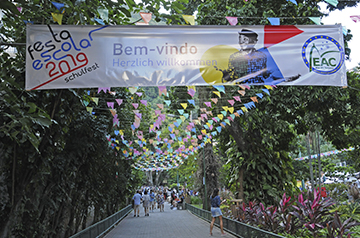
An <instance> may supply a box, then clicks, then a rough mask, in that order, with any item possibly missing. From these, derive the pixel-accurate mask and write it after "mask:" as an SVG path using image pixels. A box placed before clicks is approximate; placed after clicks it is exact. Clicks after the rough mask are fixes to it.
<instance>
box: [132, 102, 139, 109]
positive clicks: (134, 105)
mask: <svg viewBox="0 0 360 238" xmlns="http://www.w3.org/2000/svg"><path fill="white" fill-rule="evenodd" d="M131 104H132V105H133V107H134V108H135V109H137V108H138V107H139V103H131Z"/></svg>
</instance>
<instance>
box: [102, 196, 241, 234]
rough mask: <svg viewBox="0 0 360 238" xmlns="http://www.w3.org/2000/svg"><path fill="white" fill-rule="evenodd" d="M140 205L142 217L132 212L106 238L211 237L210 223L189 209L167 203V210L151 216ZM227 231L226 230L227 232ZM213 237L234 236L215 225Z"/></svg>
mask: <svg viewBox="0 0 360 238" xmlns="http://www.w3.org/2000/svg"><path fill="white" fill-rule="evenodd" d="M144 215H145V213H144V209H143V207H142V205H141V207H140V217H134V213H133V212H131V213H130V214H129V215H128V216H127V217H126V218H125V219H124V220H122V221H121V222H120V223H119V224H118V225H117V226H116V227H115V228H114V229H113V230H111V231H110V232H109V233H108V234H107V235H106V236H105V238H120V237H123V238H142V237H144V238H151V237H154V238H173V237H174V238H183V237H187V238H188V237H191V238H204V237H206V238H209V237H210V223H208V222H206V221H204V220H202V219H200V218H198V217H197V216H195V215H193V214H191V213H190V212H189V211H187V210H171V209H170V205H169V203H165V212H160V210H159V209H155V210H154V212H150V216H144ZM225 233H226V232H225ZM212 237H228V238H234V237H235V236H232V235H231V234H229V233H226V236H221V232H220V228H218V227H216V226H214V229H213V236H212Z"/></svg>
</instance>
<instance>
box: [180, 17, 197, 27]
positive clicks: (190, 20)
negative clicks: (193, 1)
mask: <svg viewBox="0 0 360 238" xmlns="http://www.w3.org/2000/svg"><path fill="white" fill-rule="evenodd" d="M182 17H183V18H184V20H185V22H186V23H187V24H190V25H195V17H194V16H192V15H182Z"/></svg>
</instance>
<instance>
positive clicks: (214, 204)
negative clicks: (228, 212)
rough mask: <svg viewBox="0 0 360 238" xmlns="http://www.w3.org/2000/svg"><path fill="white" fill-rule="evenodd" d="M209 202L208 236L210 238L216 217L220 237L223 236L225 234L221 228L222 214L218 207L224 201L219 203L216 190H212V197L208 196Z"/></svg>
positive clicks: (217, 190) (219, 199)
mask: <svg viewBox="0 0 360 238" xmlns="http://www.w3.org/2000/svg"><path fill="white" fill-rule="evenodd" d="M210 200H211V216H212V221H211V223H210V235H211V236H212V230H213V228H214V223H215V219H216V217H219V219H220V230H221V235H222V236H224V235H225V233H224V228H223V220H222V212H221V209H220V205H221V204H222V203H224V202H225V201H226V200H223V201H221V198H220V196H219V189H218V188H215V189H214V191H213V193H212V195H211V196H210Z"/></svg>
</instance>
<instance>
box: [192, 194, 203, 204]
mask: <svg viewBox="0 0 360 238" xmlns="http://www.w3.org/2000/svg"><path fill="white" fill-rule="evenodd" d="M191 204H202V200H201V198H200V197H199V196H191Z"/></svg>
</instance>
